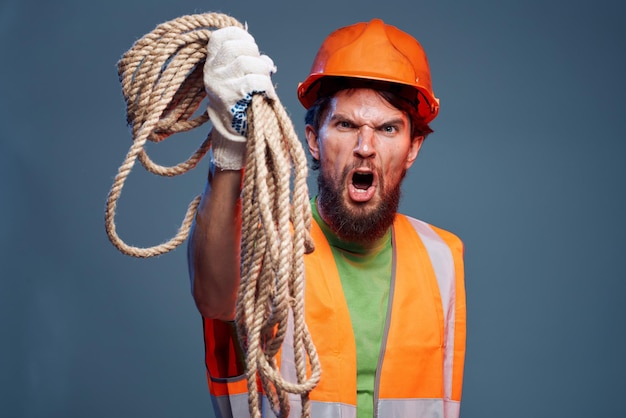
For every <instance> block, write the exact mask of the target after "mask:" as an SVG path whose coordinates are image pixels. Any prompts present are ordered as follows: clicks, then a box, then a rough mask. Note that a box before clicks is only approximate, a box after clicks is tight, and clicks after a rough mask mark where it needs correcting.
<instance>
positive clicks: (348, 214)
mask: <svg viewBox="0 0 626 418" xmlns="http://www.w3.org/2000/svg"><path fill="white" fill-rule="evenodd" d="M359 166H362V164H361V163H359V164H358V165H356V167H359ZM356 167H347V168H346V169H344V171H343V173H342V174H341V178H340V179H339V180H340V181H333V179H332V178H330V177H329V176H327V175H326V173H325V172H324V169H323V168H322V169H321V170H320V173H319V175H318V177H317V185H318V189H319V191H318V198H317V202H318V205H319V206H320V209H321V210H320V211H321V212H322V214H323V216H324V221H326V223H327V224H328V226H329V227H330V229H331V230H332V231H333V232H334V233H335V234H336V235H337V236H338V237H339V238H340V239H341V240H343V241H348V242H355V243H359V244H367V243H372V242H375V241H377V240H378V239H380V238H382V237H383V236H384V235H385V234H386V233H387V231H388V230H389V227H391V225H392V224H393V221H394V219H395V216H396V212H397V211H398V205H399V204H400V186H401V183H402V179H403V178H404V176H405V174H406V170H405V171H404V172H403V173H402V176H401V177H400V180H398V182H397V183H396V184H395V185H392V187H391V188H390V189H389V190H387V187H386V186H387V184H385V183H384V179H383V176H382V175H381V173H378V174H379V175H378V179H379V180H380V182H379V184H378V187H379V188H380V191H381V200H380V203H379V204H378V206H376V207H374V208H371V209H370V208H366V207H365V204H362V205H361V207H359V206H360V205H359V204H357V205H356V206H357V207H349V206H348V205H347V203H346V202H345V201H344V199H343V198H342V192H343V190H344V187H345V184H346V178H347V176H348V173H350V172H351V170H352V169H353V168H356Z"/></svg>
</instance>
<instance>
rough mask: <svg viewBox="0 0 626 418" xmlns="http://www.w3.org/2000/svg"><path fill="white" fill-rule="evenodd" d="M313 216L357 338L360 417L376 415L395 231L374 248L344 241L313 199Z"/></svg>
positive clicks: (368, 417) (358, 416)
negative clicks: (329, 253) (331, 258)
mask: <svg viewBox="0 0 626 418" xmlns="http://www.w3.org/2000/svg"><path fill="white" fill-rule="evenodd" d="M311 202H312V204H311V207H312V212H313V217H314V219H315V221H316V222H317V224H318V225H319V226H320V228H321V229H322V231H323V232H324V235H325V236H326V239H327V240H328V243H329V244H330V248H331V249H332V252H333V256H334V258H335V264H336V265H337V270H338V271H339V277H340V279H341V285H342V287H343V293H344V297H345V299H346V302H347V304H348V310H349V311H350V319H351V321H352V330H353V333H354V339H355V342H356V358H357V418H370V417H372V416H373V415H374V384H375V381H376V368H377V366H378V358H379V356H380V346H381V342H382V335H383V329H384V326H385V320H386V318H387V305H388V301H389V287H390V283H391V255H392V249H391V231H389V232H388V233H387V234H385V236H384V237H383V238H381V239H380V241H379V242H378V243H377V244H376V245H375V246H374V247H373V248H364V247H363V246H361V245H357V244H353V243H348V242H345V241H341V240H340V239H339V238H337V236H335V234H334V233H333V232H332V231H331V230H330V228H329V227H328V225H326V223H324V221H323V220H322V218H321V217H320V214H319V212H318V211H317V205H316V204H315V199H312V201H311Z"/></svg>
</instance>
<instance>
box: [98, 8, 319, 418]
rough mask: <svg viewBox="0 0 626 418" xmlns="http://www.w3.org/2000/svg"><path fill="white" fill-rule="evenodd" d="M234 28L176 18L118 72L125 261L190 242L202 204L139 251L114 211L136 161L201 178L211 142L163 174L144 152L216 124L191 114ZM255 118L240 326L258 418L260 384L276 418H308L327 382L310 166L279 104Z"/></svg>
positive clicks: (266, 105)
mask: <svg viewBox="0 0 626 418" xmlns="http://www.w3.org/2000/svg"><path fill="white" fill-rule="evenodd" d="M226 26H238V27H242V25H241V23H239V22H238V21H237V20H235V19H234V18H232V17H230V16H227V15H223V14H218V13H207V14H197V15H188V16H183V17H180V18H177V19H175V20H172V21H169V22H166V23H163V24H161V25H159V26H157V27H156V28H155V29H154V30H153V31H152V32H150V33H149V34H147V35H145V36H144V37H143V38H141V39H139V40H138V41H137V42H135V44H134V45H133V47H132V48H131V49H130V50H129V51H128V52H126V53H125V54H124V56H123V57H122V59H121V60H120V61H119V63H118V73H119V77H120V82H121V83H122V91H123V95H124V98H125V100H126V105H127V122H128V123H129V125H130V126H131V128H132V135H133V144H132V146H131V147H130V149H129V151H128V154H127V156H126V158H125V160H124V162H123V163H122V165H121V166H120V168H119V170H118V173H117V175H116V177H115V180H114V183H113V186H112V187H111V191H110V192H109V196H108V199H107V205H106V213H105V226H106V231H107V234H108V236H109V239H110V241H111V242H112V243H113V245H115V246H116V247H117V248H118V249H119V250H120V251H121V252H122V253H124V254H127V255H130V256H134V257H152V256H156V255H160V254H163V253H166V252H168V251H171V250H173V249H174V248H176V247H177V246H179V245H180V244H181V243H182V242H184V241H185V240H186V239H187V237H188V235H189V230H190V227H191V224H192V222H193V218H194V215H195V212H196V210H197V207H198V203H199V202H200V196H197V197H196V198H195V199H193V201H192V202H191V203H190V204H189V207H188V209H187V213H186V214H185V217H184V219H183V222H182V224H181V226H180V228H179V230H178V232H177V234H176V236H174V237H173V238H172V239H170V240H169V241H167V242H165V243H163V244H160V245H156V246H153V247H149V248H139V247H134V246H131V245H128V244H126V243H125V242H124V241H123V240H122V239H120V238H119V236H118V234H117V232H116V228H115V209H116V207H117V201H118V200H119V197H120V195H121V191H122V188H123V185H124V182H125V181H126V179H127V177H128V175H129V174H130V171H131V169H132V167H133V165H134V163H135V160H136V159H139V161H140V162H141V164H142V165H143V166H144V167H145V168H146V169H147V170H148V171H150V172H151V173H154V174H158V175H162V176H176V175H180V174H183V173H186V172H187V171H189V170H191V169H193V168H194V167H195V166H196V165H197V164H198V162H199V161H200V160H201V159H202V157H204V155H205V154H206V152H207V151H208V149H209V147H210V144H211V138H210V135H209V137H208V138H207V139H206V140H205V141H204V142H203V143H202V145H201V146H200V147H199V148H198V150H196V151H195V152H194V154H193V155H192V156H191V157H190V158H189V159H188V160H186V161H184V162H182V163H180V164H178V165H176V166H172V167H164V166H161V165H158V164H156V163H154V162H153V161H152V160H150V158H149V157H148V155H147V154H146V152H145V150H144V146H145V144H146V141H148V140H150V141H153V142H160V141H162V140H163V139H165V138H167V137H169V136H170V135H173V134H175V133H179V132H184V131H188V130H191V129H194V128H196V127H198V126H201V125H202V124H204V123H205V122H207V121H208V120H209V118H208V115H207V114H206V112H203V113H202V114H201V115H200V116H197V117H195V118H193V115H194V113H195V112H196V110H197V109H198V107H199V106H200V104H201V102H202V100H203V99H204V98H205V96H206V94H205V90H204V84H203V66H204V62H205V60H206V53H207V52H206V45H207V42H208V40H209V38H210V35H211V30H212V29H214V28H223V27H226ZM248 118H249V123H248V131H249V135H248V146H247V149H248V153H247V161H246V167H245V171H244V179H243V189H242V201H243V202H242V204H243V207H242V238H241V282H240V286H239V291H238V295H237V309H236V326H237V333H238V336H239V340H240V342H241V344H242V348H243V350H244V352H245V355H246V359H245V362H246V377H247V379H248V398H249V407H250V415H251V417H253V418H255V417H260V416H261V410H260V406H261V403H260V399H259V393H258V389H257V382H260V383H261V386H262V387H263V391H264V393H265V395H266V396H267V398H268V400H269V402H270V405H271V407H272V409H273V411H274V413H275V414H276V415H277V416H278V417H286V416H287V415H289V402H288V399H287V395H288V393H295V394H299V395H300V396H301V400H302V413H301V416H303V417H308V416H310V402H309V399H308V393H309V392H310V391H311V390H312V389H313V388H314V387H315V386H316V385H317V383H318V382H319V379H320V375H321V370H320V364H319V360H318V357H317V352H316V350H315V346H314V345H313V342H312V341H311V337H310V334H309V332H308V329H307V327H306V324H305V321H304V306H303V300H304V260H303V257H304V253H305V252H308V251H312V250H313V244H312V241H311V238H310V235H309V231H310V227H311V209H310V206H309V202H308V199H309V198H308V189H307V183H306V176H307V162H306V157H305V155H304V151H303V150H302V146H301V144H300V142H299V140H298V138H297V135H296V133H295V130H294V128H293V125H292V123H291V120H290V119H289V116H288V115H287V113H286V112H285V109H284V107H283V106H282V105H281V103H280V102H279V100H278V99H276V100H270V99H267V98H265V97H264V96H262V95H255V96H253V99H252V104H251V106H250V108H249V109H248ZM290 320H292V321H293V351H294V355H295V361H296V375H297V382H290V381H287V380H285V378H284V377H283V376H281V374H280V371H279V370H278V367H277V364H276V360H275V356H276V354H277V353H278V350H279V348H280V347H281V346H282V345H283V342H284V341H285V336H286V334H287V329H288V325H287V324H288V321H290ZM307 360H308V361H307Z"/></svg>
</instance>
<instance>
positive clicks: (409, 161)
mask: <svg viewBox="0 0 626 418" xmlns="http://www.w3.org/2000/svg"><path fill="white" fill-rule="evenodd" d="M423 142H424V137H423V136H416V137H415V138H413V140H412V141H411V145H410V146H409V152H408V154H407V156H406V163H405V168H406V169H407V170H408V169H409V167H411V166H412V165H413V163H414V162H415V159H416V158H417V154H419V152H420V148H421V147H422V143H423Z"/></svg>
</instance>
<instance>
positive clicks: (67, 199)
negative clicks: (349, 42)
mask: <svg viewBox="0 0 626 418" xmlns="http://www.w3.org/2000/svg"><path fill="white" fill-rule="evenodd" d="M622 4H623V2H619V1H607V0H597V1H565V0H561V1H550V0H547V1H539V0H530V1H521V0H517V1H509V2H501V1H472V2H460V1H459V2H452V1H437V2H434V1H431V2H426V1H420V0H385V1H380V0H378V1H359V2H357V1H354V2H342V1H339V0H333V1H329V0H318V1H311V2H296V1H293V2H287V1H285V2H262V1H258V2H253V1H249V2H246V1H234V0H231V1H213V2H208V1H205V2H200V1H197V0H195V1H191V0H177V1H149V0H125V1H120V0H108V1H101V2H85V1H77V0H74V1H72V0H58V1H56V2H46V1H34V0H19V1H18V0H2V1H0V60H1V62H2V64H1V66H0V74H1V75H2V76H1V77H0V126H1V127H2V128H1V130H0V140H1V143H0V193H1V194H0V196H1V197H0V199H1V202H2V203H1V204H0V246H1V247H0V274H1V280H0V318H2V320H1V321H0V324H1V325H0V326H1V328H0V338H1V343H0V416H3V417H29V418H31V417H139V416H150V417H206V416H210V413H209V412H208V411H209V398H208V394H207V389H206V381H205V375H204V367H203V343H202V336H201V323H200V317H199V314H198V313H197V312H196V310H195V308H194V306H193V303H192V299H191V296H190V294H189V285H188V278H187V267H186V262H185V249H184V247H181V248H179V249H177V250H175V251H174V252H171V253H169V254H166V255H164V256H161V257H158V258H153V259H148V260H141V259H134V258H131V257H128V256H125V255H122V254H121V253H120V252H118V251H117V250H116V249H115V248H114V247H113V246H112V245H111V244H110V243H109V242H108V240H107V237H106V234H105V231H104V223H103V213H104V203H105V200H106V196H107V193H108V191H109V188H110V187H111V184H112V181H113V177H114V175H115V173H116V172H117V168H118V166H119V165H120V163H121V162H122V160H123V159H124V157H125V155H126V152H127V150H128V147H129V146H130V134H129V131H128V130H127V128H126V126H125V116H124V111H125V110H124V106H125V105H124V102H123V99H122V96H121V87H120V85H119V82H118V80H117V72H116V63H117V60H118V59H119V58H120V56H121V55H122V54H123V53H124V52H125V51H126V50H128V49H129V48H130V47H131V45H132V43H133V42H134V41H135V40H136V39H138V38H140V37H141V36H143V35H144V34H146V33H148V32H150V31H151V30H152V29H153V28H154V27H155V26H156V25H157V24H159V23H161V22H164V21H167V20H170V19H173V18H175V17H178V16H182V15H186V14H192V13H200V12H207V11H220V12H224V13H228V14H231V15H233V16H234V17H236V18H237V19H239V20H240V21H247V22H248V24H249V29H250V32H251V33H252V34H253V35H254V36H255V37H256V39H257V42H258V43H259V45H260V46H261V49H262V50H263V51H264V52H265V53H267V54H269V55H270V56H271V57H272V58H273V59H274V61H275V62H276V64H277V65H278V73H277V74H276V75H275V77H274V80H275V82H276V83H277V85H278V90H277V92H278V94H279V96H280V97H281V100H282V102H283V103H284V105H285V107H286V108H287V110H288V112H289V113H290V114H291V116H292V118H293V121H294V123H295V125H296V126H297V128H298V132H299V134H300V135H302V132H303V130H302V126H303V124H302V118H303V111H302V109H301V107H300V105H299V103H298V102H297V100H296V98H295V97H296V96H295V87H296V85H297V83H298V82H299V81H302V80H303V78H304V77H305V76H306V74H307V71H308V70H309V66H310V64H311V61H312V58H313V55H314V53H315V51H316V50H317V48H318V46H319V44H320V43H321V41H322V39H323V38H324V37H325V36H326V35H327V34H328V33H329V32H330V31H331V30H333V29H335V28H337V27H339V26H343V25H347V24H351V23H354V22H356V21H361V20H369V19H371V18H373V17H381V18H383V19H384V20H385V21H386V22H388V23H392V24H394V25H396V26H398V27H400V28H402V29H404V30H406V31H409V32H411V33H412V34H413V35H414V36H416V37H417V38H418V39H420V41H421V42H422V44H423V45H424V47H425V48H426V50H427V52H428V55H429V58H430V63H431V70H432V73H433V83H434V88H435V92H436V94H437V96H438V97H440V98H441V103H442V108H441V113H440V116H439V118H438V119H437V120H436V121H435V122H434V123H433V125H432V126H433V128H434V129H435V133H434V134H433V135H432V136H431V137H430V138H429V139H428V140H427V141H426V143H425V145H424V147H423V149H422V154H421V155H420V157H419V158H418V161H417V164H416V165H415V166H414V167H413V169H412V171H411V173H410V175H409V177H408V180H407V182H406V183H405V189H404V201H403V204H402V210H403V211H404V212H406V213H409V214H411V215H413V216H415V217H419V218H421V219H424V220H426V221H428V222H431V223H433V224H435V225H438V226H440V227H443V228H445V229H449V230H451V231H454V232H455V233H457V234H458V235H459V236H460V237H461V238H462V239H463V241H464V242H465V245H466V263H467V264H466V274H467V296H468V348H467V359H466V360H467V361H466V375H465V385H464V398H463V405H462V409H461V410H462V413H461V416H462V417H463V418H479V417H497V418H501V417H507V418H514V417H528V416H533V417H589V416H626V412H625V409H626V408H625V407H624V403H623V393H624V390H625V389H626V385H625V384H624V375H625V374H626V364H625V361H624V352H625V350H624V345H625V342H626V341H625V335H624V334H625V330H626V327H625V325H626V315H625V314H624V311H623V308H622V306H623V303H622V299H623V294H624V291H625V290H626V286H625V285H624V279H625V273H624V270H623V266H622V264H623V251H624V247H625V245H624V238H623V237H624V234H625V233H626V223H625V221H624V217H623V213H624V211H625V209H626V205H625V203H624V199H623V194H624V180H625V178H626V168H625V165H624V163H623V161H622V160H623V157H622V156H623V154H624V152H625V151H626V144H625V142H624V140H625V139H626V138H625V134H624V127H623V126H624V125H623V115H624V111H625V110H626V109H625V105H624V96H625V95H626V88H625V85H626V84H625V82H624V74H626V64H625V59H624V53H625V52H626V50H625V48H624V41H625V40H626V36H625V35H626V30H625V26H626V19H625V10H624V6H623V5H622ZM204 133H205V131H204V130H203V132H198V133H197V134H196V136H195V137H193V136H192V138H189V139H187V140H177V138H176V137H174V138H170V139H168V140H167V141H165V142H163V143H161V144H149V145H154V146H149V147H148V150H149V152H150V153H151V155H153V156H154V158H155V159H157V160H158V161H159V162H161V163H174V162H179V161H181V160H182V159H183V158H184V157H185V156H186V155H187V154H188V153H190V152H191V151H192V150H193V149H195V147H196V146H197V145H198V144H199V142H200V139H201V138H202V136H203V135H204ZM205 172H206V162H203V164H202V166H201V167H200V168H198V169H197V170H195V171H194V172H192V173H189V174H188V175H186V176H183V177H178V178H175V179H164V178H160V177H155V176H153V175H149V174H147V173H145V172H144V171H143V169H142V168H141V167H140V166H136V167H135V169H134V170H133V173H132V174H131V176H130V179H129V181H128V184H127V186H126V188H125V190H124V193H123V195H122V199H121V201H120V203H119V206H118V218H117V225H118V230H119V232H120V234H121V235H122V238H123V239H125V240H126V241H127V242H129V243H131V244H134V245H139V246H147V245H154V244H157V243H159V242H162V241H164V240H165V239H167V238H169V237H171V236H172V235H173V234H174V232H175V230H176V229H177V226H178V224H179V222H180V220H181V219H182V216H183V214H184V211H185V208H186V205H187V203H188V202H189V201H190V200H191V199H192V198H193V197H194V196H195V195H196V194H198V193H199V192H200V191H201V190H202V187H203V184H204V177H205Z"/></svg>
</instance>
